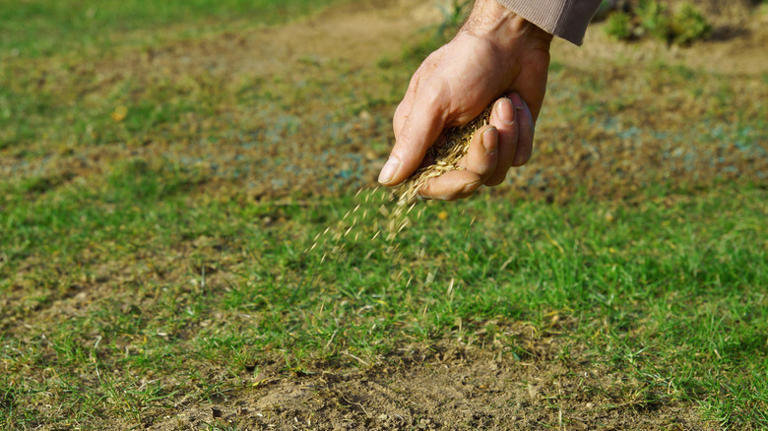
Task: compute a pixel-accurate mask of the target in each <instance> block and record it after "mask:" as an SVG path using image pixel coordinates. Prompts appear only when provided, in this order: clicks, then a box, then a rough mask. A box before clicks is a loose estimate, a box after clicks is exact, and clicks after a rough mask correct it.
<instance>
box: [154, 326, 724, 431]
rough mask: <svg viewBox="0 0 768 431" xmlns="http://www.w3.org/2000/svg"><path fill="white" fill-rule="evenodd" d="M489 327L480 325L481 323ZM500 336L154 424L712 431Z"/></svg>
mask: <svg viewBox="0 0 768 431" xmlns="http://www.w3.org/2000/svg"><path fill="white" fill-rule="evenodd" d="M481 332H482V331H481ZM504 333H505V335H507V336H509V337H512V339H514V342H513V343H512V345H509V344H506V345H505V344H504V343H502V342H500V341H499V340H498V339H494V341H490V340H486V341H487V342H486V343H483V342H480V343H477V342H476V343H475V344H470V343H467V342H461V341H456V340H450V341H441V342H435V343H433V344H430V345H411V346H406V347H404V348H402V349H399V350H398V351H397V352H395V353H393V354H391V355H389V356H387V357H386V358H383V359H382V360H381V361H380V364H379V365H375V366H372V367H371V366H369V364H361V365H362V366H363V369H327V368H323V367H319V368H318V369H316V370H315V371H312V372H305V373H300V374H284V373H283V374H281V373H279V372H277V371H276V370H265V371H263V372H262V373H260V374H259V375H258V376H257V377H255V378H253V379H246V380H244V382H243V383H244V385H246V386H247V389H244V390H242V391H239V392H237V393H230V394H228V395H226V396H223V397H221V398H220V399H216V400H213V401H211V402H207V403H202V404H191V405H183V404H182V405H178V406H177V407H178V409H179V413H178V414H177V415H175V416H172V417H171V416H166V417H165V418H164V419H160V418H156V422H155V423H154V425H152V426H151V427H150V429H152V430H157V431H166V430H186V429H202V428H204V427H207V426H210V425H219V426H234V427H237V429H248V430H260V429H312V430H401V429H417V430H447V429H451V430H454V429H455V430H476V429H489V430H517V429H519V430H532V429H534V430H535V429H542V430H543V429H572V430H587V429H590V430H597V429H600V430H609V429H610V430H616V429H632V430H657V429H674V430H706V429H714V428H713V427H711V426H709V425H708V424H706V423H703V422H701V420H700V419H699V416H698V414H697V410H696V407H695V406H693V405H690V404H680V403H676V402H672V401H669V400H664V401H662V400H655V399H653V398H651V397H648V396H647V395H648V394H647V390H648V388H647V387H644V384H641V383H640V382H637V381H632V379H629V378H628V377H627V375H626V374H625V373H619V372H616V371H614V370H611V369H609V368H608V367H606V366H605V365H603V364H601V363H598V362H594V361H593V356H592V355H590V354H589V353H587V352H586V351H585V350H584V349H583V348H581V347H580V346H578V345H575V344H567V343H566V342H564V341H563V339H562V338H555V337H552V336H541V335H540V334H537V333H536V332H535V330H534V329H533V328H532V327H530V326H526V325H519V326H517V327H516V328H509V329H506V330H505V331H504Z"/></svg>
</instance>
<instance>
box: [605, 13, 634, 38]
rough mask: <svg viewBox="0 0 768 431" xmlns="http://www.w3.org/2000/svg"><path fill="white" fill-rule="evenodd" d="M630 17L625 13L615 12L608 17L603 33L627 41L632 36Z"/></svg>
mask: <svg viewBox="0 0 768 431" xmlns="http://www.w3.org/2000/svg"><path fill="white" fill-rule="evenodd" d="M632 27H633V25H632V17H631V16H630V15H629V14H628V13H625V12H616V13H613V14H611V16H609V17H608V21H607V22H606V27H605V32H606V33H608V35H609V36H612V37H614V38H616V39H618V40H629V39H631V38H632V36H633V35H634V31H633V28H632Z"/></svg>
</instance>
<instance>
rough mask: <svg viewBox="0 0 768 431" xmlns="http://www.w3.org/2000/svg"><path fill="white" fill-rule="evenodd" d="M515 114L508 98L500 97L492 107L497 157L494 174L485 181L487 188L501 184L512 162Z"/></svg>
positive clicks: (516, 139) (515, 136)
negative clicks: (496, 135) (497, 141)
mask: <svg viewBox="0 0 768 431" xmlns="http://www.w3.org/2000/svg"><path fill="white" fill-rule="evenodd" d="M515 114H516V113H515V107H514V105H513V103H512V100H510V99H509V98H508V97H502V98H501V99H499V100H498V101H496V104H494V106H493V111H492V112H491V121H490V122H491V125H493V126H494V127H496V129H498V131H499V156H498V162H497V165H496V170H495V172H494V173H493V174H492V175H490V176H489V177H488V178H487V179H486V181H485V184H486V185H488V186H496V185H499V184H501V183H502V182H503V181H504V178H505V177H506V176H507V170H509V167H510V166H512V163H513V162H514V159H515V153H516V152H517V145H518V127H517V124H516V122H515V117H516V115H515Z"/></svg>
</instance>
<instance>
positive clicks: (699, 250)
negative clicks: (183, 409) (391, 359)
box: [0, 1, 768, 429]
mask: <svg viewBox="0 0 768 431" xmlns="http://www.w3.org/2000/svg"><path fill="white" fill-rule="evenodd" d="M231 3H232V4H231V5H229V3H217V5H216V6H211V7H210V8H209V7H208V6H210V5H207V4H206V3H205V2H194V4H192V6H190V8H189V9H188V10H187V9H185V10H184V11H182V9H181V8H180V5H181V3H178V4H177V3H173V2H172V3H168V4H167V5H165V4H164V5H165V6H158V5H154V6H152V5H144V6H141V5H139V3H134V2H130V1H129V2H127V3H126V2H123V3H121V4H120V5H118V4H117V3H111V2H107V3H105V4H104V6H100V8H101V7H103V9H98V10H96V12H94V13H93V14H92V17H91V18H89V19H93V20H96V21H98V23H100V24H98V25H94V26H93V27H92V30H89V29H90V28H91V27H90V25H87V24H86V23H84V22H85V21H83V22H80V21H78V20H70V19H69V18H67V17H70V18H71V17H74V16H80V14H82V16H86V15H88V13H86V12H87V10H82V9H83V7H84V6H82V5H80V4H79V3H78V4H77V5H74V6H72V5H71V6H72V7H70V8H69V9H65V8H64V6H56V8H54V9H52V10H51V12H46V13H42V12H41V11H40V10H38V11H37V12H35V7H36V6H37V5H40V4H41V3H34V2H27V3H24V5H23V7H20V8H19V9H18V10H11V9H12V8H0V10H2V11H3V12H0V13H3V14H5V15H3V16H4V17H5V18H6V19H4V20H2V22H3V24H2V25H3V26H5V28H7V29H13V28H17V27H18V28H21V27H22V26H23V24H24V22H27V21H24V20H29V22H30V23H31V24H30V27H29V28H30V29H34V28H36V27H35V26H36V25H45V26H50V28H56V29H59V30H57V31H60V32H62V34H61V35H58V34H57V35H51V36H45V37H43V38H41V39H40V40H39V41H35V40H33V39H34V38H32V37H31V36H30V35H31V34H33V33H32V30H29V33H24V32H21V33H18V32H16V33H14V32H10V31H3V32H2V33H3V34H4V35H11V34H12V36H4V37H12V38H14V39H12V40H11V39H4V40H3V41H2V42H0V44H7V46H21V47H26V48H25V49H26V50H27V51H26V52H28V53H30V54H29V57H25V56H26V54H24V55H19V56H16V57H14V58H13V59H11V60H9V61H7V62H3V63H2V65H0V172H2V173H3V177H2V179H0V232H1V233H2V235H0V310H1V311H0V369H1V370H2V372H0V427H2V428H4V429H5V428H9V429H14V428H20V429H23V428H34V427H37V426H41V425H44V424H46V425H52V426H57V427H75V426H81V427H91V428H110V427H113V428H124V427H127V426H134V427H139V426H141V425H149V424H155V423H157V422H158V421H159V420H160V418H162V417H163V416H165V415H168V414H173V413H174V412H175V411H177V410H178V409H179V408H180V406H183V405H189V404H195V403H198V402H201V401H204V400H219V399H222V397H223V396H224V395H226V394H231V393H235V392H237V391H241V390H244V389H247V388H254V387H258V386H259V385H260V384H261V383H260V382H262V379H263V372H264V370H266V369H272V370H278V372H279V373H282V374H283V375H285V376H288V377H289V378H290V377H291V376H300V375H303V374H306V373H313V372H317V371H322V370H326V369H339V368H346V367H355V366H361V367H366V366H367V365H365V364H377V363H380V362H382V361H384V358H385V356H386V355H388V354H390V353H391V352H393V351H396V350H397V349H398V348H399V347H401V346H403V345H404V344H412V343H417V344H418V343H422V344H425V345H426V344H429V343H432V342H434V341H436V340H459V339H460V340H462V341H463V342H467V341H469V342H473V343H475V344H478V345H480V346H481V347H482V346H485V345H486V344H489V345H490V344H493V345H495V344H498V343H501V344H503V345H505V346H508V347H509V348H510V349H511V351H512V352H514V355H517V357H518V358H525V357H526V352H525V349H526V348H527V347H526V346H525V345H523V344H520V343H518V341H519V340H516V339H515V338H514V337H507V336H505V335H504V334H505V332H504V330H503V328H504V327H505V325H514V324H517V323H519V322H527V323H528V324H530V325H532V326H533V327H534V328H535V329H536V330H538V331H542V332H547V333H548V334H550V335H552V336H556V337H558V338H559V339H561V340H563V341H562V345H561V347H559V351H558V352H557V355H558V356H559V357H560V358H566V357H568V355H569V352H570V350H569V349H571V348H578V349H579V350H583V351H586V352H588V357H589V358H590V360H591V361H594V362H595V363H599V364H601V365H602V366H604V367H606V368H607V369H609V370H611V372H612V373H616V374H617V375H621V376H625V378H626V385H625V389H626V390H625V391H623V392H621V391H620V392H621V396H619V397H618V398H616V399H615V401H616V406H605V407H606V409H614V408H636V409H638V410H640V411H642V409H654V408H657V407H659V406H662V405H666V404H669V403H683V404H685V405H689V406H698V407H700V410H699V411H700V413H701V417H702V418H703V420H709V421H712V423H713V424H715V426H722V427H723V428H727V427H730V428H734V429H739V428H743V429H750V428H753V429H760V427H765V426H768V420H767V418H766V417H765V414H764V412H765V411H768V405H767V404H766V400H767V399H768V387H766V386H765V384H764V382H765V381H767V380H768V375H766V371H765V370H766V369H767V368H768V354H767V353H766V352H767V350H768V347H767V343H768V326H767V325H766V322H768V315H766V314H768V312H766V310H768V303H767V301H768V299H767V296H766V295H768V291H766V286H768V256H767V254H768V232H766V225H765V223H764V220H765V218H766V216H768V214H767V213H768V207H767V206H766V202H768V192H767V191H766V190H767V189H766V179H767V177H766V174H768V169H767V168H766V154H768V153H766V151H767V150H768V149H767V148H766V146H765V143H766V142H768V135H766V130H768V127H766V120H765V119H766V118H768V112H766V109H767V108H766V106H765V104H764V103H763V100H765V98H766V97H768V94H767V93H766V91H768V90H766V87H765V76H764V75H755V76H751V75H746V74H740V75H738V76H730V75H721V74H716V73H712V72H705V71H702V70H698V69H694V68H690V67H687V66H686V65H684V64H677V63H670V62H662V61H646V62H643V63H641V64H638V63H636V62H634V61H632V62H629V61H627V60H623V59H621V58H619V59H616V60H615V61H612V62H611V63H608V64H603V63H596V64H595V65H594V66H593V67H592V68H590V69H583V68H581V67H579V66H578V65H573V64H570V63H567V62H565V61H563V62H558V63H555V64H554V65H553V68H552V75H551V85H550V94H549V99H548V102H547V103H548V104H547V106H546V108H545V112H544V113H543V115H542V119H541V121H540V123H539V125H538V130H537V136H538V139H539V141H538V142H539V144H538V148H537V149H538V152H537V154H536V159H535V160H533V161H532V162H531V163H530V164H529V165H528V166H526V167H525V168H523V169H520V170H518V171H515V172H514V173H513V174H512V175H511V177H510V179H509V181H508V185H507V186H506V188H502V189H500V190H497V191H494V192H487V193H485V194H484V195H482V196H479V197H477V198H474V199H471V200H469V201H468V202H466V203H461V204H439V203H429V204H424V205H425V212H424V214H423V216H422V218H421V219H419V220H418V221H416V222H415V224H414V226H412V227H411V228H409V229H407V230H405V231H403V232H402V233H401V234H400V235H399V236H398V237H397V239H396V240H395V241H394V242H387V241H385V240H382V239H380V238H376V239H371V236H372V235H369V233H370V232H369V230H370V227H366V226H360V227H359V229H362V230H360V231H359V232H357V231H354V232H352V234H355V233H361V235H359V236H357V239H355V235H348V236H346V237H344V238H343V239H342V240H341V241H340V243H338V244H337V245H339V249H338V253H336V254H333V255H330V256H327V257H326V258H325V260H323V261H322V262H321V260H322V256H323V253H322V251H323V250H316V252H315V251H313V252H312V253H309V254H307V253H305V250H306V249H307V248H308V247H310V246H311V244H312V241H313V238H314V237H315V235H316V234H317V233H319V232H322V231H323V229H324V228H325V227H326V226H329V225H333V224H334V223H336V222H337V221H338V220H339V219H340V218H341V217H342V215H343V214H344V213H345V212H346V211H347V210H349V209H351V208H353V207H354V206H355V205H356V204H357V201H356V200H355V199H353V198H352V197H351V195H352V194H353V192H354V191H355V190H356V189H357V187H359V186H360V185H362V184H367V183H370V181H371V179H372V178H373V177H374V175H375V171H376V168H377V167H378V166H379V163H380V161H381V159H382V157H383V156H384V155H385V154H386V153H387V151H388V147H389V141H390V139H391V131H390V128H391V126H390V124H389V118H390V115H391V111H392V108H393V106H394V104H395V103H397V101H398V99H399V97H400V96H401V92H402V91H403V88H404V86H405V85H406V83H407V79H408V77H409V73H410V71H411V70H413V68H414V66H415V65H416V64H418V61H419V59H420V57H421V55H422V54H423V53H424V52H426V51H428V50H429V48H430V47H431V46H434V44H435V43H436V40H435V39H434V38H433V37H432V34H433V33H434V30H432V29H430V30H428V31H425V32H422V33H419V34H420V36H419V37H421V38H422V39H423V43H420V44H415V45H414V44H412V43H411V44H409V45H408V46H407V47H406V48H402V49H401V48H400V47H398V46H393V47H390V48H389V49H384V47H385V46H386V45H379V46H377V48H378V49H372V48H371V46H372V45H371V44H373V43H375V41H376V40H378V41H379V43H381V38H380V37H376V35H372V36H371V41H369V43H368V44H367V45H366V46H365V47H364V49H359V48H355V46H354V45H344V46H343V49H339V44H341V43H344V42H339V41H338V40H330V41H328V42H327V44H326V45H321V46H320V47H319V48H314V49H315V51H308V52H305V51H301V49H303V48H302V45H304V44H303V43H302V41H300V40H299V41H298V42H295V43H296V44H295V45H290V46H291V47H292V49H293V50H295V51H296V52H297V54H295V55H294V54H291V55H290V56H285V57H279V56H280V55H285V54H281V52H283V53H284V52H285V51H288V50H287V49H284V48H283V46H284V45H285V46H289V44H290V43H291V37H294V35H295V34H296V31H297V29H298V27H286V28H287V30H286V34H284V35H282V36H281V34H280V33H279V31H278V30H276V29H271V31H272V33H270V34H269V35H267V36H264V35H262V34H261V33H259V31H258V30H254V29H255V28H258V26H257V24H253V25H254V26H256V27H248V26H245V27H243V28H244V29H246V31H243V33H242V35H239V36H237V37H234V36H232V35H231V34H230V32H229V31H223V30H224V29H225V28H227V27H226V25H225V23H224V22H225V21H226V20H227V19H229V17H231V16H232V15H230V14H236V15H238V16H240V17H243V16H244V17H246V18H247V17H248V16H251V15H249V14H254V16H255V15H256V14H259V17H260V18H259V19H260V20H261V21H260V22H277V21H282V18H281V17H284V15H285V12H284V11H283V10H282V9H279V8H278V9H275V8H273V7H271V6H270V7H269V8H268V9H263V10H268V11H269V12H268V13H266V14H263V15H262V14H260V12H259V11H260V10H262V9H259V8H266V7H267V6H266V5H267V3H259V2H256V3H253V2H248V4H247V5H246V4H245V3H242V2H231ZM280 4H281V5H284V6H282V7H296V8H298V9H296V10H302V11H307V10H309V9H305V8H306V7H308V6H307V3H304V2H291V3H285V2H282V3H280ZM142 5H143V4H142ZM228 5H229V6H231V8H230V7H228ZM286 5H287V6H286ZM154 8H160V9H158V10H154ZM25 11H26V12H25ZM209 12H210V13H211V14H213V15H215V16H217V18H214V19H221V20H222V21H221V23H222V24H221V25H222V31H221V32H220V33H217V32H216V31H215V30H211V32H210V33H207V34H206V36H204V37H203V36H201V35H199V34H198V35H196V36H194V35H192V34H191V33H189V34H187V33H185V31H186V30H185V28H187V27H185V25H187V24H189V23H192V24H189V25H192V26H193V27H194V26H195V25H198V24H199V23H200V22H203V21H205V20H209V19H211V18H210V17H209ZM67 14H72V16H70V15H67ZM150 15H152V18H151V19H149V20H145V19H144V17H148V16H150ZM371 16H373V17H376V16H377V15H376V13H372V14H371ZM333 17H334V16H333V15H330V17H329V16H326V17H325V20H326V21H327V20H331V23H330V24H328V25H333V24H334V22H333V21H332V19H343V17H341V18H340V17H339V16H336V18H333ZM22 18H23V19H22ZM123 18H125V19H126V21H125V22H124V24H120V25H124V26H125V27H124V28H123V27H120V26H116V25H113V24H114V23H115V20H122V19H123ZM78 19H81V18H78ZM82 19H85V18H82ZM82 19H81V20H82ZM371 19H372V18H371ZM387 19H390V20H391V18H387ZM179 20H180V22H181V25H180V26H179V27H173V26H172V31H170V33H168V34H166V35H165V36H163V37H166V39H162V40H163V41H160V40H159V39H157V38H159V37H160V36H157V35H158V34H159V33H160V31H161V29H162V30H164V29H165V25H166V24H168V23H169V22H176V21H179ZM65 21H66V23H65ZM70 21H71V22H70ZM185 23H186V24H185ZM238 25H240V24H238ZM285 25H286V26H290V24H285ZM317 25H320V24H317ZM78 26H80V27H78ZM337 27H339V28H341V26H337ZM105 28H108V29H110V30H108V32H109V31H113V33H109V34H112V35H116V34H117V33H119V31H120V30H121V29H122V30H127V31H128V33H131V34H134V35H135V37H136V39H131V40H129V39H120V38H121V37H123V36H114V37H115V38H114V39H113V42H110V43H114V45H112V46H113V47H115V50H114V51H110V50H97V51H98V53H97V54H96V55H94V54H93V50H92V49H91V48H89V47H88V44H89V43H91V42H88V41H89V40H90V38H93V37H95V36H94V35H95V34H97V33H96V32H98V31H99V29H105ZM25 31H27V30H25ZM91 31H93V32H94V33H90V32H91ZM440 31H441V34H442V33H444V29H441V30H440ZM76 34H79V35H76ZM25 35H26V36H25ZM185 35H186V36H185ZM352 36H355V37H352ZM352 36H350V37H347V38H346V39H345V40H354V39H355V38H359V37H363V36H364V35H363V36H361V35H356V34H353V35H352ZM132 37H133V36H132ZM55 39H61V40H60V43H59V42H55V43H54V42H53V41H54V40H55ZM267 40H269V41H272V45H273V46H277V48H275V49H274V50H273V51H270V49H271V48H270V45H269V44H267V43H266V41H267ZM317 40H320V39H317ZM46 44H49V45H46ZM354 49H358V51H354ZM259 50H261V51H259ZM254 52H255V53H258V54H253V53H254ZM382 52H383V54H382ZM339 53H340V54H339ZM33 56H37V57H36V58H30V57H33ZM270 56H272V57H270ZM254 58H255V60H254ZM263 58H268V59H269V58H272V59H276V61H275V63H277V65H275V64H273V63H269V62H262V63H258V62H256V61H257V60H261V59H263ZM85 60H88V61H85ZM702 101H705V102H702ZM574 143H580V145H575V144H574ZM510 185H512V186H513V187H510ZM371 205H372V204H371ZM368 209H370V211H371V214H373V212H374V211H375V210H377V207H376V206H373V205H372V206H370V207H369V208H368ZM372 217H373V216H372ZM366 229H368V230H366ZM362 233H365V234H366V235H362ZM514 355H513V356H514ZM552 360H559V359H552Z"/></svg>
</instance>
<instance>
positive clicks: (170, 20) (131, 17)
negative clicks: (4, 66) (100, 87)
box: [0, 0, 333, 58]
mask: <svg viewBox="0 0 768 431" xmlns="http://www.w3.org/2000/svg"><path fill="white" fill-rule="evenodd" d="M332 2H333V1H332V0H322V1H308V0H286V1H280V2H275V1H272V0H253V1H244V0H226V1H212V0H193V1H182V0H172V1H164V2H153V3H147V2H144V1H141V0H127V1H117V0H107V1H100V2H99V3H98V4H89V3H87V2H79V1H73V0H67V1H61V2H52V1H49V0H32V1H24V2H17V1H14V0H2V1H0V52H3V53H4V55H3V54H0V58H3V57H5V56H7V55H10V56H12V57H15V56H23V57H37V56H47V55H51V54H56V53H59V52H61V50H62V49H73V48H80V49H83V48H86V49H87V48H98V49H104V48H109V47H115V46H116V45H121V44H125V43H126V42H128V43H130V42H133V43H136V42H152V41H154V40H155V38H159V39H162V38H163V36H164V35H163V34H162V32H158V31H157V30H156V29H161V28H167V27H168V26H170V27H171V28H172V30H171V31H170V33H171V34H173V35H176V36H178V35H179V33H181V34H185V35H187V36H191V35H194V34H195V33H201V32H210V31H211V30H218V31H221V30H223V29H227V28H229V29H230V30H231V29H232V28H233V27H232V26H233V24H242V23H243V21H247V22H249V23H250V24H251V25H253V24H275V23H279V22H284V21H285V20H286V19H290V18H292V17H296V16H301V15H305V14H307V13H308V12H310V11H312V10H314V9H317V8H319V7H323V6H326V5H328V4H331V3H332ZM212 27H213V28H212ZM180 29H183V30H182V31H180ZM147 31H149V32H152V33H154V34H152V35H150V36H149V37H148V35H147V34H141V33H142V32H144V33H146V32H147Z"/></svg>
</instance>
